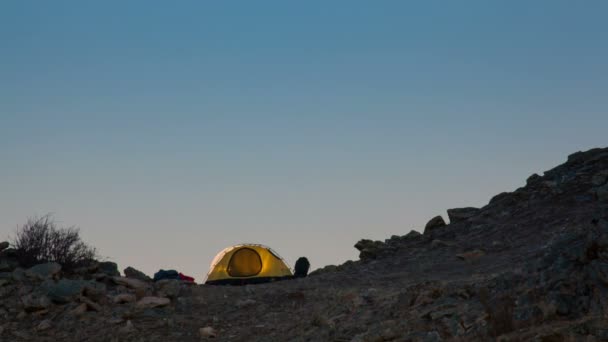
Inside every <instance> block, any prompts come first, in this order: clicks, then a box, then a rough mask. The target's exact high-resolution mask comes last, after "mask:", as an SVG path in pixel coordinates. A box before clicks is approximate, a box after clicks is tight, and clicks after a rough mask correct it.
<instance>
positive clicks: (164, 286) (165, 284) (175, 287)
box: [154, 279, 182, 298]
mask: <svg viewBox="0 0 608 342" xmlns="http://www.w3.org/2000/svg"><path fill="white" fill-rule="evenodd" d="M154 286H155V287H156V289H157V291H158V294H159V295H161V296H163V297H168V298H177V297H179V295H180V293H181V290H182V281H181V280H177V279H163V280H159V281H157V282H156V283H154Z"/></svg>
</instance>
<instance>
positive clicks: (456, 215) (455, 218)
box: [448, 207, 480, 223]
mask: <svg viewBox="0 0 608 342" xmlns="http://www.w3.org/2000/svg"><path fill="white" fill-rule="evenodd" d="M479 211H480V210H479V208H473V207H466V208H454V209H448V218H449V219H450V223H456V222H461V221H465V220H468V219H469V218H471V217H473V216H475V215H477V214H478V213H479Z"/></svg>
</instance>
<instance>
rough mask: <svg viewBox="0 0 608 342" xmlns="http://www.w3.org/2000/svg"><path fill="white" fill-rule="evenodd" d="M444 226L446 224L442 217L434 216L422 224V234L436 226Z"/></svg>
mask: <svg viewBox="0 0 608 342" xmlns="http://www.w3.org/2000/svg"><path fill="white" fill-rule="evenodd" d="M445 226H446V224H445V221H444V220H443V217H441V216H435V217H433V218H432V219H431V220H430V221H429V222H428V223H427V224H426V225H425V226H424V234H425V235H426V234H428V233H430V232H432V231H433V230H435V229H437V228H441V227H445Z"/></svg>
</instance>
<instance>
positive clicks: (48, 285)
mask: <svg viewBox="0 0 608 342" xmlns="http://www.w3.org/2000/svg"><path fill="white" fill-rule="evenodd" d="M87 285H89V282H88V281H85V280H71V279H61V280H59V281H58V282H53V281H45V282H44V283H42V285H41V286H40V289H41V291H42V292H43V293H44V294H45V295H46V296H47V297H48V298H49V299H51V300H52V301H53V302H55V303H59V304H65V303H69V302H71V301H73V300H75V299H76V298H77V297H79V296H80V295H81V294H82V292H83V291H84V289H85V287H86V286H87Z"/></svg>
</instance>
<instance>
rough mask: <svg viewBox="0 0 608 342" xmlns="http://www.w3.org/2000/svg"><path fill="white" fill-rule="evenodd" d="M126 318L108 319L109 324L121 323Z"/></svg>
mask: <svg viewBox="0 0 608 342" xmlns="http://www.w3.org/2000/svg"><path fill="white" fill-rule="evenodd" d="M124 321H125V320H124V319H123V318H120V317H112V318H110V319H108V324H112V325H116V324H121V323H123V322H124Z"/></svg>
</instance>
